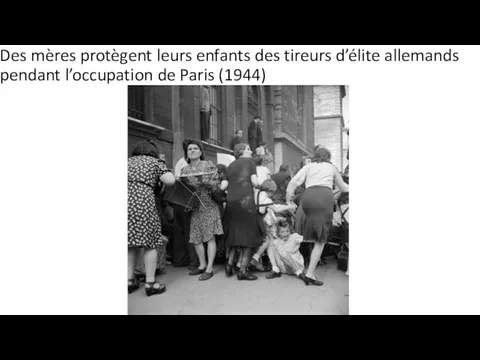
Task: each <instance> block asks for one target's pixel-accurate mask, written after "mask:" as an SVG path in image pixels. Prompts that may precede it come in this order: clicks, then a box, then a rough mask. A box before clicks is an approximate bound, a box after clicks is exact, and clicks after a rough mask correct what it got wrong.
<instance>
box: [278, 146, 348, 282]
mask: <svg viewBox="0 0 480 360" xmlns="http://www.w3.org/2000/svg"><path fill="white" fill-rule="evenodd" d="M331 157H332V155H331V153H330V151H328V150H327V149H325V148H317V149H316V151H315V155H314V158H313V159H312V163H311V164H309V165H307V166H304V167H303V168H302V169H301V170H300V171H299V172H298V173H297V175H295V176H294V178H293V179H292V180H291V181H290V183H289V184H288V187H287V202H288V203H293V197H294V193H295V189H296V188H298V187H299V186H301V185H302V184H305V188H306V190H305V192H304V193H303V195H302V198H301V201H300V207H301V208H302V210H303V212H304V214H305V219H304V221H299V223H297V224H296V230H297V232H298V233H299V234H300V235H302V236H303V238H304V242H313V243H314V244H315V245H314V248H313V251H312V253H311V255H310V264H309V266H308V270H307V273H306V274H301V275H300V276H299V277H300V278H301V279H302V280H303V281H304V282H305V284H306V285H310V284H313V285H316V286H321V285H323V283H322V282H321V281H318V280H317V279H315V277H314V271H315V268H316V267H317V263H318V261H319V260H320V257H321V255H322V252H323V248H324V246H325V244H326V242H327V238H328V232H329V231H330V227H331V225H332V219H333V194H332V187H333V183H335V185H337V186H338V187H339V188H340V190H341V191H342V192H348V185H347V184H345V183H344V182H343V179H342V176H341V175H340V173H339V172H338V170H337V168H336V167H335V166H333V165H332V164H331V163H330V159H331Z"/></svg>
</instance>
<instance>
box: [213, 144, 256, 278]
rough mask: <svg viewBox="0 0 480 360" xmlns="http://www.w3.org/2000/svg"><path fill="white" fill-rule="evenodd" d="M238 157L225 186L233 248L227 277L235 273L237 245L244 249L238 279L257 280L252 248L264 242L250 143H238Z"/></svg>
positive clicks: (229, 242) (229, 239)
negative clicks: (252, 267)
mask: <svg viewBox="0 0 480 360" xmlns="http://www.w3.org/2000/svg"><path fill="white" fill-rule="evenodd" d="M234 155H235V158H236V160H235V161H234V162H232V163H231V164H230V165H229V166H228V168H227V180H226V181H224V182H222V188H224V189H225V188H226V187H227V186H228V193H227V206H226V208H225V214H224V216H223V224H224V229H225V241H226V246H227V247H228V248H230V252H229V257H228V264H227V265H226V267H225V273H226V274H227V276H231V275H232V271H233V262H234V258H235V251H236V248H237V247H240V248H242V258H241V266H240V271H239V272H238V273H237V278H238V280H257V277H256V276H254V275H252V274H251V273H249V272H247V267H248V264H249V262H250V257H251V254H252V249H254V248H257V247H259V246H260V245H262V239H261V237H260V231H259V225H258V217H257V209H256V206H255V200H254V195H253V187H258V185H259V184H258V179H257V169H256V166H255V164H254V162H253V160H252V150H251V149H250V146H249V145H248V144H238V145H236V146H235V150H234Z"/></svg>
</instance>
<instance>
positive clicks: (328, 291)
mask: <svg viewBox="0 0 480 360" xmlns="http://www.w3.org/2000/svg"><path fill="white" fill-rule="evenodd" d="M255 275H257V276H258V280H256V281H238V280H237V277H236V276H235V275H234V276H232V277H231V278H227V277H226V276H225V270H224V267H223V266H222V265H215V266H214V276H213V278H211V279H209V280H207V281H199V280H198V276H189V275H188V268H186V267H182V268H174V267H172V266H171V265H169V266H167V270H166V274H163V275H160V276H157V281H159V282H160V283H162V284H165V285H166V286H167V291H166V292H165V293H163V294H160V295H153V296H150V297H147V295H146V294H145V290H144V288H143V284H141V286H140V289H139V290H137V291H136V292H134V293H132V294H130V295H128V314H129V315H348V311H349V310H348V309H349V307H348V304H349V301H348V300H349V292H348V276H346V275H345V273H344V272H342V271H340V270H338V269H337V265H336V260H335V259H327V265H323V266H318V267H317V269H316V272H315V275H316V277H317V279H319V280H320V281H323V282H324V285H323V286H313V285H310V286H306V285H305V284H304V283H303V282H302V281H301V280H300V279H298V278H296V277H295V276H289V275H282V277H281V278H276V279H272V280H268V279H265V275H266V273H260V272H257V273H255ZM125 291H126V289H125Z"/></svg>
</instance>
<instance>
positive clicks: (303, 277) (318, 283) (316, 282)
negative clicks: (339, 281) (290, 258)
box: [298, 273, 323, 286]
mask: <svg viewBox="0 0 480 360" xmlns="http://www.w3.org/2000/svg"><path fill="white" fill-rule="evenodd" d="M298 278H299V279H300V280H302V281H303V282H304V283H305V285H307V286H308V285H315V286H322V285H323V282H321V281H319V280H315V279H312V278H309V277H308V276H306V275H305V274H303V273H302V274H300V275H298Z"/></svg>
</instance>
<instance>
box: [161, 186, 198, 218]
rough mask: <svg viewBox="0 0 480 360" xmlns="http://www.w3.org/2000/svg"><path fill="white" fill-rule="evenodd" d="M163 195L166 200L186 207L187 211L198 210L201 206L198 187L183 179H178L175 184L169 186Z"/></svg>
mask: <svg viewBox="0 0 480 360" xmlns="http://www.w3.org/2000/svg"><path fill="white" fill-rule="evenodd" d="M163 196H164V197H163V199H164V200H165V201H167V202H169V203H170V204H174V205H178V206H180V207H182V208H184V210H185V212H188V211H192V210H198V209H199V207H200V199H199V198H198V195H197V193H196V189H195V188H194V187H191V186H188V185H187V184H185V183H184V182H183V181H181V180H179V181H176V182H175V184H174V185H173V186H167V187H166V188H165V193H164V195H163Z"/></svg>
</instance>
